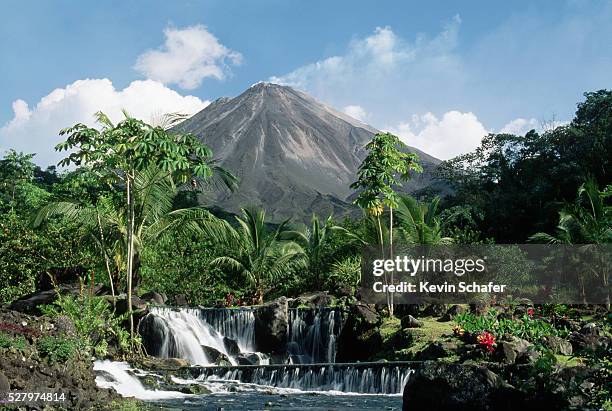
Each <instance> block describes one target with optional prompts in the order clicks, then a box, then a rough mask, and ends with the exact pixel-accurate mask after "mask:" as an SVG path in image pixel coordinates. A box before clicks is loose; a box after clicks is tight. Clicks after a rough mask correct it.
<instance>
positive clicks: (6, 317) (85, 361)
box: [0, 309, 121, 410]
mask: <svg viewBox="0 0 612 411" xmlns="http://www.w3.org/2000/svg"><path fill="white" fill-rule="evenodd" d="M73 332H74V325H73V324H72V323H71V322H70V320H68V319H67V318H65V317H60V318H57V319H53V320H51V319H49V318H46V317H35V316H30V315H27V314H23V313H20V312H17V311H11V310H6V309H0V397H4V395H6V393H7V392H9V391H16V392H46V393H54V394H57V396H58V398H63V400H62V401H57V402H41V401H39V402H34V403H22V404H20V406H22V407H23V409H31V410H39V409H40V410H42V409H45V410H48V409H90V408H92V409H93V408H95V409H112V408H113V405H112V404H113V403H114V402H117V401H121V397H120V396H119V395H118V394H117V393H115V392H114V391H112V390H106V389H100V388H98V387H97V386H96V382H95V374H94V371H93V364H92V362H91V357H89V356H88V355H81V354H79V353H78V352H76V351H75V352H73V353H71V354H70V357H69V358H68V357H67V356H68V354H69V350H71V349H74V347H73V346H72V345H71V344H72V343H71V342H70V338H71V337H72V333H73ZM0 399H3V398H0ZM105 407H106V408H105Z"/></svg>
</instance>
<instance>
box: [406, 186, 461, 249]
mask: <svg viewBox="0 0 612 411" xmlns="http://www.w3.org/2000/svg"><path fill="white" fill-rule="evenodd" d="M439 204H440V198H439V197H435V198H434V199H433V200H432V201H430V202H429V203H420V202H418V201H417V200H416V199H415V198H413V197H411V196H407V195H402V196H400V201H399V207H398V209H397V211H398V216H399V232H400V236H401V238H403V239H404V241H406V242H407V243H408V244H427V245H436V244H451V243H453V239H452V238H450V237H444V236H443V234H442V227H441V224H440V218H439V216H438V205H439Z"/></svg>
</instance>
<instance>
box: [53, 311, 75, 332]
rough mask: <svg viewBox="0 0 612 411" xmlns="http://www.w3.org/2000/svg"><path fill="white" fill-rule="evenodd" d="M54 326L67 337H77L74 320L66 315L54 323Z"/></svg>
mask: <svg viewBox="0 0 612 411" xmlns="http://www.w3.org/2000/svg"><path fill="white" fill-rule="evenodd" d="M53 325H54V327H55V329H56V330H57V332H58V333H60V334H62V335H65V336H67V337H74V336H75V335H76V327H75V326H74V323H73V322H72V320H71V319H70V318H68V317H66V316H65V315H61V316H59V317H57V318H55V320H54V321H53Z"/></svg>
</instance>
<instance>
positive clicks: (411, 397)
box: [402, 361, 524, 411]
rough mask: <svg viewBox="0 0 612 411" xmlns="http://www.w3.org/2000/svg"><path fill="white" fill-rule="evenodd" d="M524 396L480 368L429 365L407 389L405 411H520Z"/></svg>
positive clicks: (421, 369) (404, 395)
mask: <svg viewBox="0 0 612 411" xmlns="http://www.w3.org/2000/svg"><path fill="white" fill-rule="evenodd" d="M523 403H524V400H523V395H522V394H521V393H520V391H518V390H516V389H515V388H514V387H512V386H511V385H509V384H507V383H505V382H504V380H503V379H502V378H501V377H499V376H498V375H497V374H495V373H493V372H492V371H490V370H488V369H487V368H485V367H483V366H479V365H467V364H444V363H440V362H433V361H427V362H424V363H423V364H422V365H421V366H420V367H418V368H417V371H416V373H415V374H414V375H413V376H411V377H410V378H409V379H408V382H407V383H406V386H405V387H404V394H403V408H402V409H403V410H404V411H412V410H437V411H447V410H448V411H451V410H452V411H468V410H470V411H485V410H516V409H518V407H520V406H521V405H522V404H523Z"/></svg>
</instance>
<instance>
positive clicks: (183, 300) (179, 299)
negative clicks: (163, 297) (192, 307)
mask: <svg viewBox="0 0 612 411" xmlns="http://www.w3.org/2000/svg"><path fill="white" fill-rule="evenodd" d="M174 304H175V305H178V306H185V305H189V301H187V296H185V294H177V295H175V296H174Z"/></svg>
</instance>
